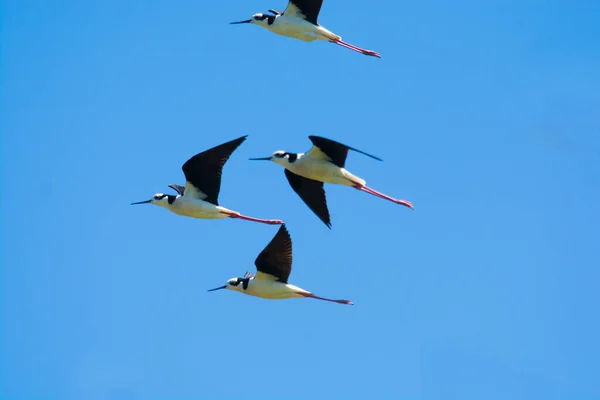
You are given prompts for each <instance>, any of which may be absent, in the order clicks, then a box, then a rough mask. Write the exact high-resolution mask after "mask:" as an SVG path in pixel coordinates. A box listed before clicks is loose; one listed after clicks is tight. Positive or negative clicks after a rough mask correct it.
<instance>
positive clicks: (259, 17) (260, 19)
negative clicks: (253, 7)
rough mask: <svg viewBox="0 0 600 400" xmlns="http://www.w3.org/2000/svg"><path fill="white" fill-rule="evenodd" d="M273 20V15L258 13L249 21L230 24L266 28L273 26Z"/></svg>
mask: <svg viewBox="0 0 600 400" xmlns="http://www.w3.org/2000/svg"><path fill="white" fill-rule="evenodd" d="M275 18H277V17H276V16H275V15H269V14H263V13H258V14H254V15H253V16H252V18H250V19H247V20H244V21H238V22H231V24H256V25H261V26H268V25H272V24H273V22H274V21H275Z"/></svg>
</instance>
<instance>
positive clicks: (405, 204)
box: [354, 184, 414, 209]
mask: <svg viewBox="0 0 600 400" xmlns="http://www.w3.org/2000/svg"><path fill="white" fill-rule="evenodd" d="M354 187H355V188H356V189H358V190H362V191H363V192H367V193H369V194H372V195H373V196H377V197H380V198H382V199H386V200H389V201H391V202H394V203H396V204H402V205H403V206H406V207H408V208H410V209H414V207H413V205H412V203H411V202H410V201H407V200H398V199H395V198H393V197H390V196H387V195H385V194H383V193H381V192H378V191H377V190H374V189H371V188H370V187H366V186H363V185H358V184H355V185H354Z"/></svg>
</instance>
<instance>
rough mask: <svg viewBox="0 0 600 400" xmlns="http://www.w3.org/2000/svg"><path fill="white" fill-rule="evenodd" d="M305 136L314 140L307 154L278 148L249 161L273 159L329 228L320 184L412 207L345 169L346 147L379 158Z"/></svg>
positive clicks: (315, 137)
mask: <svg viewBox="0 0 600 400" xmlns="http://www.w3.org/2000/svg"><path fill="white" fill-rule="evenodd" d="M308 138H309V139H310V141H311V142H312V143H313V147H312V148H311V149H310V151H309V152H308V153H288V152H286V151H283V150H278V151H276V152H274V153H273V154H272V155H271V156H270V157H260V158H251V160H264V161H273V162H274V163H277V164H279V165H281V166H283V167H284V168H285V176H286V177H287V179H288V181H289V183H290V186H291V187H292V189H294V191H295V192H296V193H297V194H298V196H300V198H301V199H302V200H303V201H304V202H305V203H306V205H307V206H308V207H309V208H310V209H311V210H312V211H313V212H314V213H315V214H316V215H317V217H319V218H320V219H321V221H323V222H324V223H325V225H327V226H328V227H329V228H331V219H330V216H329V210H328V209H327V200H326V198H325V190H324V188H323V183H332V184H338V185H346V186H352V187H353V188H355V189H358V190H361V191H363V192H367V193H369V194H372V195H374V196H377V197H381V198H382V199H386V200H389V201H392V202H394V203H396V204H402V205H403V206H406V207H409V208H411V209H413V208H414V207H413V205H412V204H411V203H410V202H409V201H407V200H397V199H394V198H393V197H390V196H387V195H385V194H383V193H380V192H378V191H376V190H373V189H371V188H369V187H367V186H366V183H367V182H366V181H365V180H364V179H362V178H359V177H358V176H356V175H353V174H352V173H350V172H349V171H347V170H346V169H345V165H346V157H347V156H348V150H353V151H356V152H358V153H361V154H364V155H366V156H368V157H371V158H374V159H375V160H379V161H382V160H381V159H380V158H378V157H375V156H373V155H371V154H368V153H365V152H364V151H361V150H358V149H355V148H353V147H350V146H346V145H345V144H341V143H339V142H336V141H333V140H330V139H326V138H323V137H320V136H309V137H308Z"/></svg>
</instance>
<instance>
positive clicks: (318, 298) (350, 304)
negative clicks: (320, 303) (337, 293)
mask: <svg viewBox="0 0 600 400" xmlns="http://www.w3.org/2000/svg"><path fill="white" fill-rule="evenodd" d="M298 294H299V295H302V296H304V297H308V298H311V299H317V300H325V301H331V302H332V303H338V304H347V305H349V306H352V305H354V303H353V302H351V301H350V300H332V299H326V298H325V297H319V296H315V295H314V294H312V293H300V292H298Z"/></svg>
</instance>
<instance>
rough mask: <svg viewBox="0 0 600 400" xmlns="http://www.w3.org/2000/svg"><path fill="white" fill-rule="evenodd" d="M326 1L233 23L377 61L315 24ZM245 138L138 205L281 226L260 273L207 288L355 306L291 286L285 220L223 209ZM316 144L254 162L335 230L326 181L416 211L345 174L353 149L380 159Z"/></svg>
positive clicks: (305, 1) (192, 165)
mask: <svg viewBox="0 0 600 400" xmlns="http://www.w3.org/2000/svg"><path fill="white" fill-rule="evenodd" d="M322 4H323V0H291V1H290V2H289V3H288V6H287V8H286V9H285V11H284V12H280V11H277V10H269V12H270V13H271V14H255V15H253V16H252V18H251V19H249V20H245V21H240V22H232V23H233V24H241V23H251V24H256V25H259V26H263V27H265V28H267V29H268V30H270V31H271V32H274V33H277V34H280V35H284V36H288V37H292V38H296V39H300V40H303V41H307V42H311V41H314V40H328V41H330V42H332V43H335V44H338V45H340V46H343V47H346V48H349V49H351V50H354V51H357V52H360V53H362V54H365V55H368V56H374V57H380V56H379V54H378V53H376V52H374V51H371V50H365V49H361V48H359V47H356V46H353V45H351V44H348V43H346V42H343V41H342V38H341V37H340V36H338V35H335V34H334V33H332V32H330V31H328V30H327V29H325V28H323V27H322V26H320V25H319V24H318V23H317V17H318V15H319V11H320V9H321V5H322ZM246 137H247V136H242V137H240V138H237V139H234V140H231V141H229V142H227V143H223V144H221V145H219V146H216V147H213V148H212V149H209V150H206V151H203V152H202V153H198V154H196V155H195V156H193V157H192V158H190V159H189V160H187V161H186V162H185V164H183V166H182V170H183V174H184V175H185V181H186V182H185V186H181V185H177V184H170V185H169V187H170V188H172V189H173V190H174V191H176V192H177V194H176V195H173V194H163V193H157V194H155V195H154V196H152V198H151V199H149V200H145V201H140V202H137V203H132V205H135V204H154V205H157V206H160V207H164V208H166V209H167V210H169V211H171V212H173V213H175V214H178V215H182V216H186V217H192V218H202V219H222V218H237V219H243V220H247V221H253V222H260V223H264V224H271V225H281V227H280V229H279V231H278V232H277V234H276V235H275V237H274V238H273V240H271V242H270V243H269V244H268V245H267V247H265V248H264V250H263V251H262V252H261V253H260V254H259V255H258V257H257V258H256V260H255V262H254V264H255V265H256V269H257V272H256V274H251V273H249V272H246V274H245V275H244V277H243V278H232V279H230V280H228V281H227V283H226V284H225V285H224V286H220V287H218V288H215V289H211V290H209V292H212V291H215V290H219V289H229V290H234V291H237V292H240V293H244V294H247V295H251V296H256V297H262V298H266V299H289V298H302V297H309V298H314V299H318V300H326V301H331V302H335V303H340V304H353V303H352V302H351V301H349V300H332V299H327V298H324V297H319V296H315V295H314V294H313V293H311V292H309V291H306V290H304V289H301V288H299V287H297V286H294V285H291V284H289V283H288V277H289V275H290V272H291V270H292V240H291V238H290V235H289V232H288V231H287V229H286V227H285V225H284V222H283V221H281V220H278V219H261V218H254V217H250V216H247V215H242V214H241V213H239V212H237V211H233V210H230V209H228V208H225V207H222V206H220V205H219V201H218V198H219V192H220V189H221V175H222V171H223V166H224V165H225V163H226V162H227V160H228V159H229V157H230V156H231V154H232V153H233V152H234V151H235V150H236V149H237V148H238V147H239V146H240V145H241V144H242V142H244V141H245V140H246ZM308 138H309V139H310V141H311V142H312V144H313V146H312V148H311V149H310V150H309V151H308V152H307V153H290V152H287V151H283V150H278V151H276V152H274V153H273V154H272V155H271V156H269V157H261V158H251V159H250V160H264V161H272V162H274V163H276V164H279V165H281V166H282V167H284V168H285V176H286V178H287V180H288V182H289V184H290V186H291V187H292V189H293V190H294V191H295V192H296V193H297V194H298V196H300V198H301V199H302V200H303V201H304V203H305V204H306V205H307V206H308V207H309V208H310V209H311V210H312V211H313V212H314V213H315V214H316V216H317V217H319V219H320V220H321V221H323V223H325V225H327V227H329V228H330V229H331V219H330V216H329V210H328V207H327V201H326V198H325V190H324V188H323V184H324V183H330V184H338V185H346V186H350V187H353V188H355V189H358V190H360V191H363V192H366V193H369V194H372V195H374V196H377V197H380V198H383V199H386V200H389V201H392V202H394V203H396V204H401V205H403V206H406V207H409V208H411V209H412V208H413V206H412V204H411V203H410V202H409V201H406V200H397V199H395V198H393V197H390V196H387V195H385V194H383V193H380V192H378V191H376V190H374V189H371V188H370V187H368V186H366V181H365V180H364V179H362V178H359V177H358V176H356V175H354V174H352V173H350V172H349V171H348V170H346V168H345V165H346V157H347V156H348V151H349V150H352V151H355V152H358V153H361V154H364V155H366V156H368V157H371V158H373V159H376V160H379V161H381V159H380V158H378V157H375V156H373V155H371V154H368V153H365V152H363V151H361V150H358V149H355V148H353V147H350V146H346V145H344V144H342V143H339V142H336V141H334V140H331V139H326V138H323V137H320V136H309V137H308Z"/></svg>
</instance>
